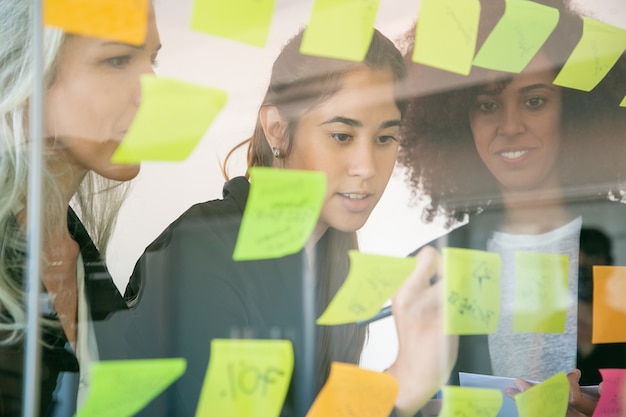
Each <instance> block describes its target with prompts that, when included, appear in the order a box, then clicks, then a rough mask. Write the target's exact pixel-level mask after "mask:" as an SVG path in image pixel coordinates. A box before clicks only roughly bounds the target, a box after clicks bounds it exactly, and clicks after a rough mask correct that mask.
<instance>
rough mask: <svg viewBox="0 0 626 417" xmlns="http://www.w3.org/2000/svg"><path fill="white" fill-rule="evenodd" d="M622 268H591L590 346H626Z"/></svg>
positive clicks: (624, 271) (625, 280) (625, 273)
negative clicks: (591, 325)
mask: <svg viewBox="0 0 626 417" xmlns="http://www.w3.org/2000/svg"><path fill="white" fill-rule="evenodd" d="M624 323H626V266H594V267H593V327H592V336H591V341H592V342H593V343H619V342H626V324H624Z"/></svg>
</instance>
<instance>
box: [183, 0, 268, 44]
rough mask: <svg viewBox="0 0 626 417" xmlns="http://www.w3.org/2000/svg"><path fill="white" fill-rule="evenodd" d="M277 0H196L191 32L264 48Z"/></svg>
mask: <svg viewBox="0 0 626 417" xmlns="http://www.w3.org/2000/svg"><path fill="white" fill-rule="evenodd" d="M274 3H275V0H236V1H232V0H228V1H224V0H194V2H193V9H192V12H191V13H192V14H191V29H192V30H195V31H198V32H204V33H208V34H209V35H214V36H219V37H221V38H226V39H230V40H233V41H237V42H241V43H245V44H248V45H252V46H258V47H264V46H265V44H266V42H267V38H268V36H269V32H270V25H271V24H272V14H273V13H274Z"/></svg>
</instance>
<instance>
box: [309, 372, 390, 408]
mask: <svg viewBox="0 0 626 417" xmlns="http://www.w3.org/2000/svg"><path fill="white" fill-rule="evenodd" d="M397 396H398V383H397V382H396V380H395V378H394V377H392V376H391V375H389V374H387V373H384V372H374V371H368V370H366V369H361V368H359V367H358V366H356V365H351V364H347V363H340V362H333V363H332V364H331V366H330V375H329V377H328V380H327V381H326V384H325V385H324V387H323V388H322V390H321V391H320V393H319V394H318V396H317V398H316V399H315V401H314V402H313V405H312V406H311V409H310V410H309V412H308V413H307V414H306V417H327V416H333V417H352V416H359V417H387V416H388V415H389V413H390V412H391V410H392V409H393V405H394V403H395V401H396V397H397Z"/></svg>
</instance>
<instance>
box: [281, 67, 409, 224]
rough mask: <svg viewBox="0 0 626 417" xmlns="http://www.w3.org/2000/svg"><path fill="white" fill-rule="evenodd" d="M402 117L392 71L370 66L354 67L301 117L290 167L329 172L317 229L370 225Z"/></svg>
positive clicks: (389, 169) (391, 165) (388, 171)
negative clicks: (325, 96) (328, 93)
mask: <svg viewBox="0 0 626 417" xmlns="http://www.w3.org/2000/svg"><path fill="white" fill-rule="evenodd" d="M400 118H401V115H400V110H399V109H398V107H397V106H396V103H395V101H394V80H393V75H392V73H391V70H378V71H373V70H371V69H369V68H367V67H365V66H363V67H360V68H358V69H355V70H352V71H350V72H348V73H347V74H346V75H345V76H344V77H343V79H342V82H341V88H340V90H339V91H337V93H335V94H334V95H333V96H332V97H330V98H329V99H327V100H326V101H324V102H322V103H320V104H318V105H316V106H315V107H313V108H312V109H310V110H309V111H308V112H307V113H305V114H304V115H303V116H302V117H301V118H300V120H299V122H298V124H297V127H296V130H295V134H294V137H293V143H292V148H291V151H290V153H289V156H288V158H287V159H286V160H285V167H286V168H291V169H303V170H315V171H322V172H324V173H325V174H326V176H327V181H328V184H327V185H328V188H327V191H326V197H325V200H324V205H323V207H322V212H321V215H320V218H319V221H318V229H317V230H319V231H323V230H325V229H326V228H327V227H328V226H331V227H334V228H336V229H338V230H341V231H356V230H357V229H359V228H361V227H362V226H363V224H365V221H366V220H367V218H368V217H369V215H370V213H371V212H372V210H373V209H374V207H375V206H376V204H377V203H378V200H380V197H381V196H382V194H383V191H384V190H385V187H386V185H387V182H388V181H389V177H390V176H391V173H392V171H393V168H394V165H395V161H396V158H397V154H398V142H397V141H396V138H397V135H398V130H399V126H400Z"/></svg>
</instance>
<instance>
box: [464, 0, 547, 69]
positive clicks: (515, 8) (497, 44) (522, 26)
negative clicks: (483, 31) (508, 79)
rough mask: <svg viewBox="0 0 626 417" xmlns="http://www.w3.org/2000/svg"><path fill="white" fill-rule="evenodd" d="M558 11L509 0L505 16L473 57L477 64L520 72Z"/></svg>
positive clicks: (506, 4) (545, 36)
mask: <svg viewBox="0 0 626 417" xmlns="http://www.w3.org/2000/svg"><path fill="white" fill-rule="evenodd" d="M558 22H559V11H558V10H557V9H555V8H553V7H549V6H545V5H543V4H539V3H535V2H532V1H527V0H506V2H505V11H504V15H503V16H502V18H501V19H500V20H499V21H498V23H497V24H496V26H495V27H494V28H493V30H492V31H491V33H490V34H489V36H488V37H487V39H486V40H485V42H484V43H483V45H482V46H481V48H480V49H479V50H478V53H477V54H476V57H475V58H474V65H476V66H478V67H482V68H488V69H492V70H496V71H507V72H513V73H518V72H521V71H522V70H523V69H524V68H525V67H526V65H528V63H529V62H530V60H531V59H532V58H533V57H534V56H535V54H536V53H537V51H538V50H539V48H541V46H542V45H543V44H544V43H545V41H546V39H548V37H549V36H550V34H551V33H552V31H553V30H554V28H555V27H556V25H557V23H558Z"/></svg>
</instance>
